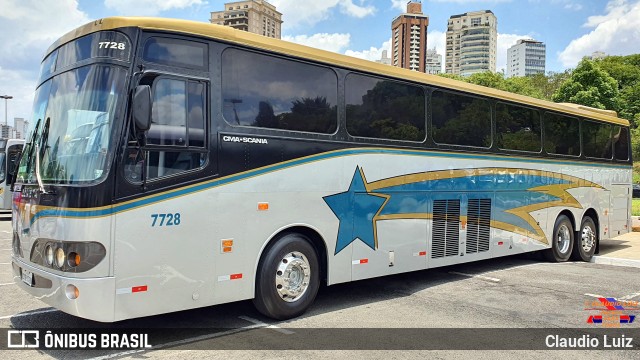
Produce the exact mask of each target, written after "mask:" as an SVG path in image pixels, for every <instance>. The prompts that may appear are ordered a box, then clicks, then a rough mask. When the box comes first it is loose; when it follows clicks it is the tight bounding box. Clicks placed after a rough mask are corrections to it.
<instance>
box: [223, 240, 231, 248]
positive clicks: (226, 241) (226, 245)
mask: <svg viewBox="0 0 640 360" xmlns="http://www.w3.org/2000/svg"><path fill="white" fill-rule="evenodd" d="M222 246H224V247H231V246H233V240H222Z"/></svg>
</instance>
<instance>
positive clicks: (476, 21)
mask: <svg viewBox="0 0 640 360" xmlns="http://www.w3.org/2000/svg"><path fill="white" fill-rule="evenodd" d="M497 48H498V20H497V18H496V16H495V15H494V14H493V12H492V11H491V10H482V11H473V12H468V13H464V14H460V15H453V16H451V17H450V18H449V22H448V24H447V46H446V52H445V72H446V73H447V74H456V75H462V76H469V75H471V74H474V73H478V72H485V71H492V72H495V71H496V57H497Z"/></svg>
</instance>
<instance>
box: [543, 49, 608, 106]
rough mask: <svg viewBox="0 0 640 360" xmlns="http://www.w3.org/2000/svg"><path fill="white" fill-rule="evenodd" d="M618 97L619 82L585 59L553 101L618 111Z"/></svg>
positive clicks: (556, 93) (554, 96)
mask: <svg viewBox="0 0 640 360" xmlns="http://www.w3.org/2000/svg"><path fill="white" fill-rule="evenodd" d="M618 95H619V94H618V82H617V81H616V80H615V79H614V78H612V77H611V76H610V75H609V74H608V73H607V72H606V71H604V70H602V69H600V68H599V67H598V66H597V65H596V64H595V63H594V62H593V61H591V60H588V59H583V60H582V61H581V62H580V64H578V67H577V68H576V69H575V70H574V71H573V73H572V74H571V77H570V78H569V79H568V80H567V81H566V82H565V83H563V84H562V85H561V86H560V88H559V89H558V90H557V91H556V92H555V93H554V94H553V97H552V99H553V101H555V102H570V103H574V104H580V105H586V106H591V107H594V108H598V109H607V110H616V111H617V110H618V109H619V101H618Z"/></svg>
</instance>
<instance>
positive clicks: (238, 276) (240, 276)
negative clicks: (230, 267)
mask: <svg viewBox="0 0 640 360" xmlns="http://www.w3.org/2000/svg"><path fill="white" fill-rule="evenodd" d="M229 277H230V278H231V280H236V279H242V274H231V275H230V276H229Z"/></svg>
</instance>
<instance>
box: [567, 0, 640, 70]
mask: <svg viewBox="0 0 640 360" xmlns="http://www.w3.org/2000/svg"><path fill="white" fill-rule="evenodd" d="M605 11H606V13H605V14H604V15H598V16H590V17H589V18H588V19H587V22H586V23H585V24H584V26H585V27H587V28H593V30H592V31H591V32H589V33H588V34H585V35H583V36H581V37H579V38H577V39H574V40H572V41H571V42H570V43H569V45H567V47H566V48H565V49H564V50H563V51H561V52H560V54H559V55H558V57H559V59H560V61H561V62H562V64H563V65H564V66H565V67H574V66H576V65H577V64H578V62H580V60H581V59H582V58H583V57H584V56H586V55H590V54H591V53H593V52H594V51H604V52H605V53H607V54H610V55H629V54H635V53H637V52H638V44H639V43H640V29H639V28H638V19H639V18H640V1H638V0H636V1H628V0H613V1H609V3H608V4H607V6H606V9H605Z"/></svg>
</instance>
